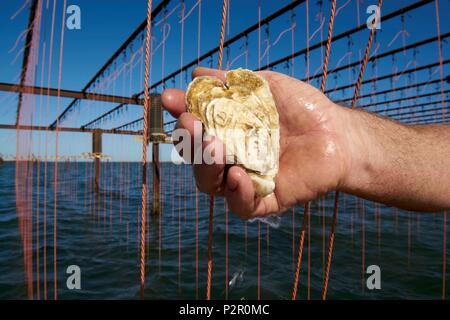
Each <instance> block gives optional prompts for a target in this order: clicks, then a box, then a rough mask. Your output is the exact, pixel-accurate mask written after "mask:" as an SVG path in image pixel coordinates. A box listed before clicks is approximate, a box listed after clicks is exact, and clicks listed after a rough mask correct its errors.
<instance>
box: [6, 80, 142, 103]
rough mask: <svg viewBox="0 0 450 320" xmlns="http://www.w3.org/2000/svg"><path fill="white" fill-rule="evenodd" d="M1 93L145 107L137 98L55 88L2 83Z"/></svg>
mask: <svg viewBox="0 0 450 320" xmlns="http://www.w3.org/2000/svg"><path fill="white" fill-rule="evenodd" d="M0 91H5V92H16V93H22V94H24V93H25V94H35V95H45V96H52V97H57V96H60V97H63V98H76V99H80V100H92V101H104V102H114V103H126V104H131V105H143V104H144V100H142V99H139V98H137V97H134V98H133V97H131V98H130V97H121V96H113V95H109V94H97V93H87V92H82V91H74V90H65V89H55V88H44V87H35V86H20V85H17V84H11V83H4V82H0Z"/></svg>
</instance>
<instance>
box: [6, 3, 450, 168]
mask: <svg viewBox="0 0 450 320" xmlns="http://www.w3.org/2000/svg"><path fill="white" fill-rule="evenodd" d="M357 1H358V0H338V5H337V7H338V8H340V10H339V13H338V14H337V16H336V20H335V28H334V34H339V33H341V32H343V31H346V30H348V29H351V28H353V27H356V26H357V25H358V23H364V22H365V21H366V19H367V17H368V14H367V13H366V8H367V7H368V6H369V5H372V4H375V3H376V2H377V1H375V0H364V1H361V0H359V3H358V2H357ZM289 2H290V1H289V0H280V1H270V0H261V17H262V18H264V17H266V16H268V15H269V14H270V13H272V12H274V11H275V10H277V9H279V8H281V7H283V6H285V5H286V4H288V3H289ZM413 2H415V1H413V0H398V1H384V4H383V9H382V13H383V14H385V13H388V12H391V11H394V10H396V9H398V8H400V7H403V6H405V5H408V4H410V3H413ZM42 3H43V14H42V22H41V33H40V41H39V53H40V55H39V57H38V58H37V64H36V66H35V68H36V69H35V70H36V76H35V81H34V83H33V84H34V85H40V83H41V81H42V80H44V84H45V85H46V83H47V80H48V73H49V70H48V61H49V56H48V48H49V43H50V27H51V25H50V22H51V12H52V11H51V8H52V4H53V0H50V1H49V4H50V7H49V9H48V10H47V9H46V3H47V0H43V2H42ZM158 3H159V1H155V0H154V6H156V5H157V4H158ZM221 3H222V1H221V0H203V1H201V14H200V29H199V25H198V21H199V10H198V9H199V6H198V5H197V6H196V4H197V0H186V1H185V14H187V13H188V12H190V11H191V9H192V8H194V7H195V8H194V9H193V10H192V11H191V14H190V15H189V17H187V18H186V19H185V21H184V42H183V44H181V26H182V24H181V23H180V14H181V5H180V1H179V0H173V1H171V2H170V4H169V6H168V8H167V10H166V18H165V19H164V14H160V15H158V16H157V17H155V18H154V25H153V37H154V40H153V41H154V42H153V48H154V49H155V50H154V54H153V56H152V73H151V79H150V81H151V82H155V81H158V80H159V79H161V77H162V75H164V74H165V75H167V74H169V73H171V72H172V71H174V70H176V69H178V68H179V67H180V65H181V64H184V63H188V62H190V61H191V60H193V59H196V57H197V55H198V48H197V45H198V42H199V40H200V53H201V54H203V53H204V52H206V51H208V50H209V49H211V48H214V47H215V46H217V44H218V34H219V28H220V11H221ZM439 3H440V19H441V33H446V32H448V31H450V23H449V22H448V20H447V19H446V17H445V16H444V12H450V1H448V0H440V1H439ZM24 4H26V6H25V8H24V10H23V11H22V12H20V13H19V14H18V15H17V16H16V17H14V19H11V17H12V16H13V15H14V14H15V13H16V12H17V10H18V9H19V8H20V7H21V6H22V5H24ZM73 4H74V5H78V6H79V7H80V9H81V30H68V29H65V31H64V32H65V36H64V46H63V62H62V73H61V74H62V77H61V88H63V89H71V90H81V88H82V87H84V85H85V84H86V83H87V82H88V81H89V80H90V79H91V77H92V76H93V75H94V74H95V73H96V71H97V70H98V69H99V68H100V67H101V66H102V65H103V64H104V63H105V62H106V60H107V59H108V58H109V57H110V56H111V54H112V53H113V52H114V51H115V50H116V49H117V48H118V47H119V46H120V45H121V44H122V42H123V41H124V40H125V39H126V38H127V37H128V36H129V35H130V34H131V32H132V31H133V30H134V29H135V28H136V27H137V26H138V25H139V24H140V23H141V22H142V21H143V20H144V19H145V12H146V1H145V0H127V1H126V0H114V1H108V0H68V1H67V5H73ZM308 8H309V36H310V37H311V36H313V35H314V36H313V37H312V39H310V44H311V45H313V44H315V43H317V42H319V41H320V40H321V39H325V37H326V29H327V24H328V15H329V1H327V0H325V1H323V5H322V12H323V17H324V20H322V18H321V16H320V8H321V7H320V1H315V0H310V1H308ZM62 9H63V1H62V0H58V1H57V8H56V15H55V17H56V24H55V35H54V47H53V59H52V70H51V73H50V86H51V87H57V85H58V71H59V68H58V65H59V49H60V32H61V19H62V11H63V10H62ZM305 9H306V6H305V4H301V5H299V6H297V7H296V8H295V9H294V10H293V11H292V12H287V13H286V14H284V15H282V16H280V17H279V18H277V19H276V20H274V21H273V22H272V23H271V24H270V25H269V27H268V28H267V27H265V26H264V27H262V29H261V53H262V54H264V53H266V54H264V56H263V58H262V59H261V62H260V63H261V65H265V64H266V63H267V62H270V61H274V60H276V59H278V58H281V57H284V56H287V55H289V54H290V53H291V51H292V48H293V49H294V50H295V51H296V50H300V49H302V48H304V47H305V46H306V10H305ZM28 11H29V3H27V1H26V0H9V1H1V2H0V31H1V35H2V37H1V40H0V82H7V83H18V75H19V74H20V70H21V64H22V55H21V48H22V47H23V42H24V41H23V38H19V41H17V39H18V37H19V35H20V34H21V33H22V32H23V31H24V30H25V29H26V26H27V20H28ZM358 13H359V14H358ZM292 14H294V16H293V15H292ZM257 19H258V0H245V1H238V0H231V3H230V23H229V26H228V28H227V37H230V36H233V35H235V34H237V33H239V32H240V31H241V30H243V29H245V28H247V27H248V26H250V25H253V24H254V23H256V22H257ZM292 21H294V22H295V28H294V32H293V34H292V32H291V31H290V30H291V28H292ZM321 26H322V27H321ZM403 27H404V29H402V28H403ZM199 30H200V32H199ZM199 34H200V36H199ZM257 34H258V33H257V32H253V33H251V34H249V35H248V38H247V43H248V45H247V46H246V43H245V38H243V39H241V40H240V41H238V42H236V43H235V44H234V45H232V46H230V47H229V48H226V50H225V56H224V64H225V65H227V63H230V62H231V61H233V64H232V65H231V67H232V68H237V67H248V68H250V69H254V68H256V67H257V66H258V57H257ZM368 34H369V31H368V30H367V29H366V30H364V31H362V32H359V33H358V34H354V35H352V37H351V39H350V40H351V42H352V43H353V44H352V45H351V46H349V45H348V42H349V39H347V38H344V39H342V40H339V41H336V42H334V43H333V45H332V54H331V59H330V68H334V67H336V66H338V65H345V64H347V63H349V62H353V61H357V60H359V56H360V55H362V54H363V50H364V47H365V44H366V41H367V37H368ZM164 35H165V37H164ZM435 35H436V19H435V11H434V3H431V4H427V5H425V6H423V7H422V8H420V9H417V10H414V11H412V12H411V13H408V14H406V15H405V17H404V23H402V19H401V18H400V17H398V18H395V19H392V20H390V21H386V22H384V21H382V29H381V31H379V32H377V38H376V40H377V43H378V44H377V43H376V44H374V46H373V49H372V51H374V50H376V51H377V53H382V52H386V51H388V50H391V49H394V48H398V47H401V46H403V45H404V44H406V45H407V44H409V43H413V42H417V41H420V40H422V39H426V38H429V37H432V36H435ZM292 36H293V37H292ZM199 38H200V39H199ZM141 39H142V38H141V37H138V39H137V41H135V43H133V48H129V49H128V50H127V52H126V53H125V54H124V55H122V56H121V57H119V58H118V59H117V61H116V63H114V64H113V66H111V68H110V69H109V70H108V71H107V74H105V77H104V78H107V77H108V76H110V75H111V74H113V73H114V72H119V71H120V70H122V71H121V72H120V73H119V75H118V76H117V78H116V79H115V80H111V79H110V80H109V81H107V80H103V82H101V83H100V84H99V85H98V86H97V87H96V88H91V91H92V92H101V93H109V94H116V95H123V96H131V95H132V94H134V93H136V92H140V91H141V90H142V75H141V74H142V59H141V56H140V53H139V50H138V49H139V47H140V45H141V44H142V41H141ZM163 39H165V41H163ZM292 39H294V41H293V42H292ZM267 40H269V41H267ZM16 41H17V46H15V43H16ZM267 43H270V47H269V49H268V50H266V49H267ZM44 45H45V47H46V52H45V55H44V54H43V48H44ZM181 48H183V50H181ZM246 49H247V50H248V59H247V60H246V59H245V54H244V53H245V50H246ZM181 52H183V57H181ZM437 52H438V51H437V44H436V43H435V42H434V43H431V44H430V45H426V46H423V47H421V48H419V50H418V51H417V52H416V53H415V55H414V53H413V51H412V50H410V51H407V52H404V53H400V54H397V55H396V56H395V57H394V58H392V57H387V58H383V59H380V60H379V61H378V62H377V63H376V64H369V65H368V68H367V70H366V74H365V78H364V79H370V78H371V77H373V76H375V75H376V74H378V75H384V74H389V73H392V72H393V71H395V70H399V71H401V70H404V69H408V68H411V67H413V66H414V61H416V62H417V66H421V65H426V64H429V63H432V62H436V61H437V60H438V54H437ZM443 56H444V59H448V58H449V45H448V44H447V43H446V42H444V43H443ZM132 57H134V58H133V59H132ZM130 61H131V62H130ZM322 61H323V50H320V49H318V50H314V51H312V52H311V55H310V57H309V65H310V73H311V74H314V73H316V72H320V67H321V64H322ZM210 63H212V64H213V65H216V63H217V62H216V57H214V59H213V61H212V62H211V61H209V60H205V61H202V62H201V63H200V64H201V65H204V66H209V65H210ZM125 64H126V66H125V67H124V65H125ZM42 67H43V70H44V72H43V73H42V72H41V70H42ZM275 70H276V71H279V72H284V73H288V74H293V75H294V76H295V77H296V78H300V79H302V78H304V76H305V72H306V68H305V58H304V56H300V57H298V58H296V59H294V63H293V65H292V64H283V65H280V66H277V67H276V69H275ZM358 70H359V69H358V68H355V69H354V70H352V69H349V70H346V71H343V72H340V73H338V74H337V76H336V77H335V76H334V75H331V76H330V77H329V81H328V86H327V88H328V89H331V88H333V87H336V86H341V85H344V84H347V83H351V82H354V78H355V73H356V74H357V73H358ZM448 71H449V67H448V65H446V66H445V67H444V76H445V75H447V74H448ZM190 72H191V70H187V72H186V73H185V74H183V75H182V76H181V77H177V78H176V79H174V81H168V82H167V83H166V84H165V85H166V87H182V88H184V87H185V86H186V81H188V80H189V79H190ZM438 77H439V74H438V73H436V70H435V69H433V70H431V71H429V70H424V71H423V72H417V73H414V74H412V75H411V76H409V77H408V76H402V77H399V78H397V79H394V81H389V80H387V81H382V82H380V83H379V84H378V85H377V88H376V90H384V89H388V88H390V87H392V86H393V87H400V86H404V85H407V84H409V83H414V82H416V81H417V82H421V81H427V80H428V79H436V78H438ZM312 84H313V85H316V86H318V84H317V82H315V81H313V82H312ZM162 89H163V87H162V86H160V87H158V88H156V92H161V91H162ZM436 89H437V88H436V87H433V86H428V87H426V88H424V89H423V90H424V91H422V92H421V93H426V92H431V91H434V90H436ZM445 89H448V84H446V87H445ZM372 90H375V88H372V87H371V86H369V85H368V86H363V88H362V94H365V93H370V92H371V91H372ZM427 90H428V91H427ZM416 93H417V92H416V91H411V92H403V93H401V92H394V93H391V94H389V95H388V96H377V98H376V99H378V100H374V99H373V100H372V102H373V101H383V100H392V99H396V98H400V97H402V96H408V95H411V94H416ZM350 95H351V90H346V91H339V92H335V93H333V94H332V95H331V97H332V98H333V99H340V98H343V97H348V96H350ZM0 101H1V103H0V122H1V123H8V124H13V123H14V122H15V115H16V108H17V95H16V94H5V93H0ZM70 101H71V99H65V98H62V99H61V100H60V106H59V108H60V110H61V109H63V108H65V107H66V106H67V105H68V104H69V103H70ZM369 101H370V99H367V100H362V101H361V102H360V103H362V104H364V103H368V102H369ZM427 101H429V100H427V99H425V98H424V99H420V100H417V101H416V103H421V102H427ZM410 102H411V101H409V103H410ZM47 104H48V106H49V109H48V111H49V112H48V120H46V118H47V114H46V106H47ZM114 106H115V104H110V103H99V102H89V101H82V102H81V103H80V104H79V105H77V107H76V108H74V112H73V113H71V114H70V115H69V116H68V117H67V118H66V119H64V121H63V122H62V123H61V126H67V127H79V126H81V125H83V124H85V123H87V122H89V121H90V120H92V119H94V118H95V117H97V116H99V115H101V114H103V113H104V112H106V111H108V110H109V109H111V108H112V107H114ZM384 107H386V106H383V105H381V106H377V108H378V110H380V109H381V108H384ZM389 107H394V105H390V106H389ZM24 108H25V109H26V114H27V115H28V116H30V117H31V116H32V118H28V121H30V122H32V123H33V124H36V125H45V124H46V122H47V121H48V123H51V122H53V120H54V119H55V117H56V115H57V108H58V104H57V98H46V97H44V98H39V97H29V98H28V99H27V104H26V105H25V106H24ZM373 110H374V109H373ZM140 116H142V108H141V107H139V106H128V107H126V108H123V109H122V110H121V112H120V113H117V114H115V115H113V117H111V118H110V119H108V120H107V121H105V122H103V123H101V124H99V127H102V128H114V127H117V126H120V125H122V124H125V123H127V122H129V121H132V120H135V119H138V118H139V117H140ZM169 120H170V116H166V121H169ZM131 129H133V130H135V129H140V127H139V126H137V127H135V128H131ZM19 139H20V140H19V143H20V144H21V146H22V147H21V148H20V153H27V152H28V151H30V152H31V153H34V154H38V155H39V154H41V155H43V154H44V153H45V146H46V144H45V133H43V132H40V133H39V132H36V133H33V134H30V133H23V134H22V135H20V136H19ZM28 140H31V142H30V141H28ZM103 140H104V146H103V151H104V152H105V153H106V154H110V155H112V157H113V160H116V161H120V160H131V161H138V160H139V159H140V158H141V142H140V141H139V140H137V139H135V138H134V137H130V136H112V135H105V136H104V139H103ZM55 143H56V137H55V134H53V133H50V134H49V135H48V144H47V152H48V154H49V155H52V154H54V153H55ZM58 144H59V148H58V153H59V154H60V155H79V154H81V153H82V152H86V151H90V149H91V135H90V134H78V133H76V134H74V133H60V134H59V137H58ZM162 149H163V150H162V155H161V157H162V159H163V160H168V159H169V154H170V151H171V146H168V145H167V146H164V147H163V148H162ZM0 153H2V154H4V155H7V154H15V153H16V134H15V132H14V131H12V130H0Z"/></svg>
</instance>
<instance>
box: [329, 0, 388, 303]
mask: <svg viewBox="0 0 450 320" xmlns="http://www.w3.org/2000/svg"><path fill="white" fill-rule="evenodd" d="M382 4H383V0H378V8H379V10H381V6H382ZM378 19H379V16H378V15H376V16H375V21H374V25H373V26H372V28H371V29H370V35H369V39H368V40H367V45H366V52H365V54H364V59H363V61H362V64H361V69H360V71H359V75H358V80H357V81H356V84H355V91H354V93H353V99H352V108H354V107H355V106H356V101H357V100H358V94H359V89H360V87H361V83H362V78H363V75H364V70H365V68H366V65H367V62H368V60H369V53H370V47H371V46H372V40H373V36H374V34H375V29H376V24H377V21H378ZM338 207H339V191H336V193H335V195H334V208H333V221H332V224H331V230H330V237H329V239H328V256H327V262H326V268H325V278H324V282H323V289H322V300H325V299H326V298H327V292H328V279H329V276H330V266H331V257H332V256H333V245H334V237H335V228H336V223H337V213H338Z"/></svg>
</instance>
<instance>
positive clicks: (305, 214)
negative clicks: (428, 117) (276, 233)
mask: <svg viewBox="0 0 450 320" xmlns="http://www.w3.org/2000/svg"><path fill="white" fill-rule="evenodd" d="M335 15H336V0H333V3H332V6H331V14H330V22H329V24H328V39H327V45H326V52H325V60H324V63H323V70H322V85H321V91H322V92H324V91H325V83H326V79H327V73H328V61H329V57H330V51H331V50H330V49H331V40H332V38H333V25H334V17H335ZM307 37H309V35H307ZM308 73H309V72H308ZM308 76H309V74H308ZM308 215H309V202H307V203H305V209H304V212H303V222H302V229H301V232H300V236H299V248H298V256H297V265H296V269H295V280H294V287H293V289H292V300H295V299H296V298H297V291H298V278H299V275H300V266H301V263H302V254H303V244H304V240H305V228H306V223H307V222H308V223H309V219H308Z"/></svg>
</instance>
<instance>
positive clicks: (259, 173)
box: [186, 69, 280, 197]
mask: <svg viewBox="0 0 450 320" xmlns="http://www.w3.org/2000/svg"><path fill="white" fill-rule="evenodd" d="M186 105H187V109H188V112H190V113H192V114H193V115H194V116H196V117H197V118H198V119H199V120H200V121H201V122H202V123H203V126H204V129H205V133H206V134H207V135H212V136H216V137H218V138H220V140H221V141H222V142H223V143H224V144H225V146H226V159H227V163H229V162H230V161H231V162H232V163H233V164H237V165H240V166H241V167H243V168H244V169H245V170H246V172H247V173H248V174H249V176H250V178H251V179H252V181H253V185H254V186H255V192H256V195H257V196H260V197H263V196H266V195H268V194H270V193H272V192H273V190H274V189H275V177H276V174H277V172H278V157H279V153H280V125H279V119H278V112H277V108H276V106H275V102H274V100H273V97H272V93H271V92H270V88H269V84H268V83H267V81H266V80H265V79H263V78H262V77H261V76H259V75H258V74H257V73H255V72H253V71H250V70H246V69H237V70H231V71H228V72H227V73H226V84H224V83H223V82H222V81H221V80H219V79H217V78H215V77H208V76H204V77H197V78H195V79H194V80H193V81H192V82H191V83H190V84H189V86H188V90H187V93H186Z"/></svg>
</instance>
